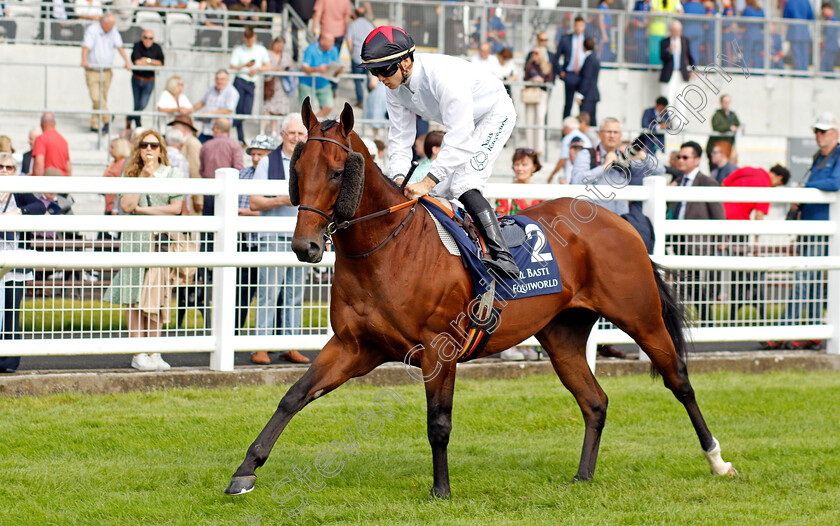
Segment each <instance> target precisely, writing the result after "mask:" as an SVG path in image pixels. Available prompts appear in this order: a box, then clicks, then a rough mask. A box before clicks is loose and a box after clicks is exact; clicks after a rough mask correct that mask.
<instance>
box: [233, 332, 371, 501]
mask: <svg viewBox="0 0 840 526" xmlns="http://www.w3.org/2000/svg"><path fill="white" fill-rule="evenodd" d="M381 363H382V360H381V357H379V356H377V355H374V354H372V353H366V352H364V351H359V350H356V349H352V350H351V349H348V348H346V347H345V346H344V344H343V343H341V342H340V341H339V340H338V338H336V337H335V336H333V338H332V339H331V340H330V341H329V342H327V345H326V346H325V347H324V349H323V350H322V351H321V352H320V353H318V357H317V358H316V359H315V361H314V362H313V363H312V365H311V366H310V367H309V369H308V370H307V371H306V373H305V374H304V375H303V376H302V377H301V378H300V380H298V381H297V382H295V384H294V385H293V386H292V387H291V388H289V390H288V391H286V394H285V395H284V396H283V398H282V399H281V400H280V404H279V405H278V406H277V410H276V411H275V412H274V415H272V417H271V419H270V420H269V421H268V423H267V424H266V426H265V427H264V428H263V430H262V431H261V432H260V434H259V436H257V439H256V440H255V441H254V443H253V444H251V447H249V448H248V452H247V454H246V455H245V460H244V461H243V462H242V464H241V465H240V466H239V469H237V470H236V473H234V474H233V478H232V479H231V482H230V485H229V486H228V487H227V489H225V493H227V494H228V495H240V494H242V493H248V492H249V491H251V490H252V489H254V483H255V482H256V480H257V477H256V475H255V474H254V472H255V470H256V469H257V468H258V467H260V466H262V465H263V464H265V461H266V460H267V459H268V455H269V453H271V449H272V448H273V447H274V443H275V442H277V439H278V438H279V437H280V433H282V432H283V429H285V427H286V424H288V423H289V420H291V419H292V417H293V416H295V414H297V412H298V411H300V410H301V409H303V408H304V406H306V404H308V403H309V402H311V401H313V400H315V399H316V398H318V397H320V396H322V395H325V394H327V393H329V392H330V391H332V390H333V389H335V388H336V387H338V386H340V385H341V384H343V383H344V382H346V381H347V380H349V379H350V378H354V377H356V376H361V375H364V374H366V373H368V372H370V371H371V370H373V369H374V368H375V367H377V366H378V365H379V364H381Z"/></svg>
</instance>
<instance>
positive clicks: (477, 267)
mask: <svg viewBox="0 0 840 526" xmlns="http://www.w3.org/2000/svg"><path fill="white" fill-rule="evenodd" d="M420 202H421V203H423V205H424V206H425V207H426V210H428V211H429V213H430V214H432V215H433V216H435V218H436V219H437V220H438V221H440V223H441V224H442V225H443V227H444V228H446V230H447V231H449V233H450V234H452V237H453V238H455V242H456V243H457V244H458V248H460V249H461V254H462V257H463V260H464V262H465V264H466V266H467V268H468V270H469V272H470V276H471V277H472V281H473V286H474V287H475V290H476V292H477V293H478V294H484V293H485V292H487V290H488V289H489V288H490V283H491V282H492V281H493V279H494V276H493V274H491V273H490V271H489V270H488V269H487V267H485V266H484V264H483V263H482V262H481V255H482V254H481V250H480V249H479V248H478V247H477V246H476V245H475V243H473V241H472V240H471V239H470V237H469V236H468V235H467V233H466V232H465V231H464V227H463V226H462V225H461V224H460V223H458V222H457V221H455V220H454V219H452V218H451V217H449V215H448V214H447V213H446V212H445V211H444V210H442V209H441V208H440V207H439V206H436V205H435V204H434V203H429V202H427V201H426V200H425V199H421V200H420ZM500 222H501V223H502V232H503V234H504V235H505V239H506V240H508V245H509V246H510V252H511V254H512V255H513V259H514V260H515V261H516V265H517V266H518V267H519V278H518V279H506V278H500V279H498V280H497V281H496V300H504V301H510V300H512V299H520V298H528V297H531V296H542V295H543V294H554V293H557V292H560V291H562V290H563V285H562V283H561V282H560V270H559V269H558V267H557V260H556V259H555V258H554V253H553V252H552V250H551V245H550V244H549V243H548V239H547V238H546V235H545V232H544V231H543V229H542V227H540V225H538V224H537V223H536V222H534V221H532V220H531V219H529V218H527V217H525V216H505V217H503V218H501V219H500ZM517 238H518V240H519V242H518V244H517ZM514 245H515V246H514Z"/></svg>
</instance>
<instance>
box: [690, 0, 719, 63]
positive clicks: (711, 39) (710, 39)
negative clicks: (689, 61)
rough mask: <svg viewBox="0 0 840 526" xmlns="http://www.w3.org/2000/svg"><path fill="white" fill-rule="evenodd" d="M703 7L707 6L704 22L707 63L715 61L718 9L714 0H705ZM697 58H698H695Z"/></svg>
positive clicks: (705, 57) (704, 51) (705, 61)
mask: <svg viewBox="0 0 840 526" xmlns="http://www.w3.org/2000/svg"><path fill="white" fill-rule="evenodd" d="M703 7H704V8H706V20H707V21H706V22H704V23H703V45H704V47H705V49H704V50H703V56H704V59H705V60H704V61H698V62H703V63H705V64H714V63H715V34H716V32H717V30H716V29H715V19H716V18H717V9H715V1H714V0H703ZM695 60H696V58H695Z"/></svg>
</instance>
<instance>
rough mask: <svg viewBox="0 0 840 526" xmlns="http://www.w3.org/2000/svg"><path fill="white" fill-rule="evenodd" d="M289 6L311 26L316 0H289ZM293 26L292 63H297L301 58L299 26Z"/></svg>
mask: <svg viewBox="0 0 840 526" xmlns="http://www.w3.org/2000/svg"><path fill="white" fill-rule="evenodd" d="M289 6H290V7H291V8H292V9H294V11H295V12H296V13H297V14H298V16H300V19H301V20H303V23H304V24H306V25H307V26H309V21H310V20H312V16H313V14H314V13H315V0H289ZM291 26H292V62H297V61H298V58H299V57H300V50H299V48H298V45H299V44H298V42H299V39H298V27H297V24H291Z"/></svg>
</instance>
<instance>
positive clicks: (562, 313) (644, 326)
mask: <svg viewBox="0 0 840 526" xmlns="http://www.w3.org/2000/svg"><path fill="white" fill-rule="evenodd" d="M301 115H302V117H303V123H304V125H305V126H306V128H307V129H308V133H309V135H308V137H309V138H308V140H307V141H306V142H305V143H299V144H298V145H297V150H296V154H295V156H294V157H293V159H292V163H293V167H292V170H291V172H292V175H291V178H290V191H289V193H290V197H291V200H292V203H293V204H297V203H298V202H299V204H300V207H299V211H298V217H297V225H296V228H295V232H294V237H293V241H292V249H293V250H294V252H295V253H296V254H297V257H298V259H300V260H301V261H306V262H310V263H317V262H319V261H320V260H321V258H322V256H323V253H324V249H325V240H326V238H327V237H331V238H332V243H333V244H334V248H335V251H336V262H335V274H334V277H333V283H332V289H331V291H332V292H331V294H332V297H331V302H330V320H331V324H332V328H333V331H334V335H333V336H332V338H330V340H329V342H327V344H326V345H325V346H324V348H323V350H321V352H320V353H319V354H318V357H317V358H316V359H315V361H314V362H313V363H312V365H311V366H310V367H309V369H308V370H307V371H306V373H305V374H304V375H303V376H302V377H301V378H300V379H299V380H298V381H297V382H296V383H295V384H294V385H293V386H292V387H291V388H290V389H289V390H288V391H287V392H286V394H285V395H284V396H283V398H282V399H281V400H280V404H279V405H278V407H277V410H276V412H275V413H274V415H273V416H272V417H271V419H270V420H269V421H268V424H267V425H266V426H265V428H264V429H263V430H262V432H261V433H260V434H259V436H258V437H257V439H256V440H255V441H254V443H253V444H251V446H250V447H249V448H248V451H247V454H246V456H245V460H244V462H243V463H242V464H241V465H240V466H239V468H238V469H237V470H236V472H235V474H234V475H233V478H232V480H231V483H230V485H229V486H228V487H227V489H226V490H225V493H227V494H231V495H238V494H242V493H247V492H249V491H251V490H252V489H253V488H254V484H255V482H256V478H257V477H256V475H255V470H256V468H258V467H260V466H262V465H263V464H264V463H265V462H266V460H267V459H268V455H269V453H270V452H271V449H272V448H273V447H274V444H275V443H276V441H277V439H278V438H279V436H280V433H281V432H282V431H283V429H284V428H285V427H286V425H287V424H288V423H289V420H291V418H292V417H293V416H294V415H295V414H297V412H298V411H300V410H301V409H303V407H304V406H306V405H307V404H309V403H310V402H312V401H313V400H315V399H317V398H319V397H321V396H323V395H325V394H327V393H329V392H330V391H332V390H333V389H335V388H337V387H338V386H340V385H342V384H343V383H345V382H346V381H347V380H349V379H350V378H354V377H357V376H362V375H365V374H367V373H368V372H370V371H371V370H373V369H374V368H376V367H377V366H379V365H380V364H383V363H385V362H393V361H397V362H403V361H405V362H406V363H410V364H411V365H414V366H417V367H419V368H420V369H421V371H422V374H423V380H424V385H425V389H426V400H427V431H428V436H429V443H430V445H431V449H432V459H433V480H434V481H433V486H432V489H431V497H449V495H450V486H449V467H448V461H447V445H448V443H449V434H450V431H451V429H452V398H453V393H454V388H455V373H456V364H457V361H456V360H453V359H452V355H451V353H448V354H446V353H444V352H443V351H444V349H436V348H435V345H433V344H432V340H433V339H434V338H435V336H436V335H439V334H442V333H446V332H447V331H450V332H451V329H452V328H451V326H450V322H453V320H459V321H460V323H461V329H464V328H465V325H466V320H465V319H459V318H458V315H459V314H461V313H463V312H465V310H466V309H467V307H468V304H469V303H470V301H471V300H472V299H473V297H474V290H473V284H472V281H471V278H470V276H469V275H468V274H467V271H466V270H465V269H464V266H463V264H462V262H461V259H460V258H459V257H457V256H453V255H451V254H450V253H449V252H447V250H446V249H445V247H444V246H443V244H442V243H441V242H440V241H439V237H438V233H437V230H436V227H435V224H434V222H433V220H432V218H431V215H430V214H429V213H428V212H427V211H426V210H425V209H424V208H423V206H422V205H420V204H416V210H415V207H414V206H412V207H411V208H409V206H406V205H407V204H411V203H409V202H407V199H406V198H405V197H404V196H403V194H402V192H401V191H400V189H399V188H398V187H397V186H396V185H395V184H394V183H393V182H392V181H391V180H390V179H389V178H387V177H385V176H384V175H383V174H382V172H381V171H380V170H379V168H378V167H377V166H376V165H375V164H374V162H373V159H372V158H371V157H370V155H369V153H368V149H367V147H366V146H365V144H364V143H363V142H362V140H361V138H359V136H358V135H357V134H356V133H355V132H354V131H353V110H352V108H351V107H350V105H347V104H346V105H345V107H344V110H343V112H342V113H341V117H340V121H338V122H337V121H333V120H329V121H324V122H319V121H318V119H317V118H316V117H315V116H314V115H313V113H312V109H311V107H310V104H309V99H308V98H307V99H306V100H305V101H304V103H303V108H302V110H301ZM362 159H363V161H362ZM362 163H363V167H362ZM574 206H576V205H575V200H572V199H566V198H563V199H556V200H553V201H547V202H543V203H541V204H538V205H536V206H533V207H531V208H528V209H527V210H525V211H523V212H522V214H523V215H525V216H528V217H530V218H531V219H533V220H534V221H538V220H539V219H540V218H543V219H544V220H546V221H547V222H543V223H542V224H543V225H545V224H548V225H552V227H554V225H555V222H554V219H555V218H558V217H561V216H564V217H569V216H570V207H574ZM589 206H590V207H591V208H592V209H595V208H596V207H595V206H594V205H591V204H590V205H589ZM388 210H393V213H385V212H383V211H388ZM350 218H354V220H355V221H357V220H364V222H363V223H355V224H352V225H348V224H347V223H346V220H348V219H350ZM341 220H344V221H345V223H344V225H341V224H340V221H341ZM337 222H338V223H337ZM336 225H338V226H336ZM345 227H346V228H345ZM554 230H555V232H554V234H552V235H551V236H547V237H548V238H549V241H550V243H551V246H552V248H553V251H554V257H555V258H556V260H557V263H558V265H559V268H560V274H561V280H562V292H560V293H554V294H549V295H542V296H535V297H530V298H521V299H514V300H511V301H510V302H508V303H507V306H505V307H504V310H503V311H502V313H501V323H500V324H499V326H498V327H497V328H496V330H495V332H493V334H492V338H491V339H490V341H489V344H488V345H487V347H486V348H485V349H484V350H483V352H481V353H480V354H479V355H477V356H475V357H472V358H478V357H481V356H487V355H490V354H494V353H498V352H500V351H502V350H504V349H508V348H510V347H512V346H514V345H516V344H518V343H520V342H522V341H523V340H525V339H526V338H528V337H530V336H532V335H536V337H537V339H538V340H539V342H540V344H541V345H542V346H543V347H544V348H545V351H546V353H547V354H548V357H549V359H550V360H551V364H552V366H553V368H554V370H555V371H556V373H557V376H559V377H560V380H561V381H562V382H563V385H565V386H566V388H567V389H568V390H569V391H571V393H572V394H573V395H574V397H575V399H576V401H577V403H578V405H579V406H580V410H581V412H582V413H583V418H584V421H585V426H586V427H585V432H584V439H583V450H582V452H581V456H580V465H579V467H578V471H577V474H576V475H575V476H574V478H573V479H572V480H573V481H586V480H591V479H592V476H593V474H594V472H595V462H596V460H597V457H598V447H599V444H600V441H601V431H602V429H603V427H604V422H605V420H606V415H607V395H606V394H604V391H603V390H602V389H601V387H600V386H599V385H598V382H597V381H596V379H595V377H594V375H593V374H592V372H591V370H590V369H589V366H588V365H587V362H586V357H585V349H586V341H587V338H588V336H589V332H590V331H591V329H592V327H593V325H594V324H595V323H596V321H597V320H598V317H599V316H603V317H604V318H606V319H607V320H609V321H610V322H612V323H613V324H615V325H616V326H617V327H618V328H620V329H622V330H623V331H624V332H626V333H627V334H629V335H630V336H631V337H632V338H633V339H634V340H635V341H636V343H638V344H639V346H640V347H641V349H642V350H643V351H644V352H645V353H647V355H648V356H650V359H651V362H652V368H654V369H655V371H657V372H658V373H659V374H660V375H661V376H662V378H663V380H664V383H665V386H666V387H668V388H669V389H670V390H671V391H672V392H673V394H674V395H675V396H676V398H677V400H679V401H680V402H681V403H682V404H683V405H684V406H685V409H686V411H687V412H688V416H689V418H690V420H691V423H692V425H693V426H694V430H695V431H696V433H697V437H698V438H699V440H700V446H701V447H702V449H703V451H704V453H705V455H706V458H707V460H708V461H709V463H710V465H711V468H712V472H713V473H715V474H718V475H725V474H730V475H732V474H735V470H734V469H733V468H732V466H731V464H730V463H728V462H724V461H723V460H722V459H721V456H720V445H719V444H718V442H717V440H716V439H715V438H714V437H713V436H712V433H711V432H710V431H709V428H708V426H707V425H706V423H705V421H704V419H703V416H702V414H701V413H700V409H699V407H698V405H697V402H696V401H695V396H694V390H693V389H692V387H691V384H690V383H689V380H688V373H687V370H686V365H685V353H686V349H685V342H684V340H683V335H682V325H683V322H682V320H683V318H682V310H681V308H680V304H679V301H678V300H677V299H676V298H675V296H674V295H673V293H672V292H671V291H670V288H669V287H668V286H667V285H666V284H665V283H664V282H663V280H662V279H661V277H660V276H659V273H658V270H657V267H656V266H655V264H653V263H652V261H651V260H650V258H649V257H648V254H647V252H646V250H645V246H644V243H643V242H642V239H641V238H640V237H639V235H638V234H637V233H636V232H635V230H634V229H633V227H632V226H631V225H630V224H629V223H628V222H627V221H626V220H624V219H622V218H621V217H619V216H617V215H615V214H612V213H610V212H608V211H606V210H603V209H599V210H598V211H597V213H596V214H594V216H593V217H591V218H588V219H587V221H586V222H579V223H577V224H576V225H572V224H571V223H563V224H561V225H559V226H557V227H556V228H554ZM555 234H556V235H555ZM561 241H562V242H561ZM564 243H565V245H564ZM360 256H368V257H360ZM461 318H464V317H463V316H461ZM418 344H421V345H422V347H417V346H418Z"/></svg>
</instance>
